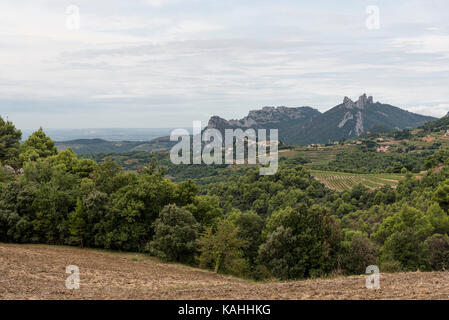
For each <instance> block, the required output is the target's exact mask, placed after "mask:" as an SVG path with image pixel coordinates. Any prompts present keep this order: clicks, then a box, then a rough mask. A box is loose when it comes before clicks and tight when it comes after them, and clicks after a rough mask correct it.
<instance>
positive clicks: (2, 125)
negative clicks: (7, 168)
mask: <svg viewBox="0 0 449 320" xmlns="http://www.w3.org/2000/svg"><path fill="white" fill-rule="evenodd" d="M21 138H22V132H21V131H20V130H17V129H16V127H15V126H14V124H13V123H12V122H10V121H5V120H3V118H2V117H0V163H3V164H10V165H12V166H16V165H17V156H18V154H19V148H20V139H21Z"/></svg>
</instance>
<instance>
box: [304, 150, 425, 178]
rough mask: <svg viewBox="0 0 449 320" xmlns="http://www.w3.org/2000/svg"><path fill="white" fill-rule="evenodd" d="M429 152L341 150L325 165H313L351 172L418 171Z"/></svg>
mask: <svg viewBox="0 0 449 320" xmlns="http://www.w3.org/2000/svg"><path fill="white" fill-rule="evenodd" d="M430 154H431V153H425V152H422V153H416V154H408V153H407V154H398V153H384V152H361V151H354V152H342V153H339V154H337V156H336V158H335V159H334V160H333V161H331V162H329V163H328V164H325V165H314V166H313V168H314V169H317V170H328V171H339V172H352V173H382V172H385V171H386V169H387V168H389V169H388V170H387V172H390V173H401V170H402V169H403V168H405V169H407V170H408V171H411V172H419V171H420V170H421V169H422V168H423V167H424V163H425V161H426V159H427V157H428V156H429V155H430Z"/></svg>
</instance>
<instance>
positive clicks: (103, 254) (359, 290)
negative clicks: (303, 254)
mask: <svg viewBox="0 0 449 320" xmlns="http://www.w3.org/2000/svg"><path fill="white" fill-rule="evenodd" d="M68 265H76V266H78V267H79V269H80V278H81V280H80V289H79V290H69V289H67V288H66V286H65V280H66V278H67V277H68V276H69V274H66V273H65V270H66V267H67V266H68ZM365 279H366V276H365V275H361V276H353V277H337V278H331V279H316V280H305V281H294V282H270V283H253V282H249V281H246V280H241V279H236V278H233V277H229V276H223V275H217V274H215V273H212V272H209V271H205V270H201V269H195V268H189V267H186V266H182V265H177V264H166V263H161V262H159V261H158V260H156V259H154V258H150V257H148V256H146V255H142V254H132V253H118V252H109V251H103V250H92V249H80V248H72V247H63V246H44V245H14V244H0V299H170V300H171V299H233V300H234V299H235V300H237V299H238V300H240V299H449V272H413V273H395V274H381V277H380V287H381V288H380V289H379V290H368V289H366V287H365Z"/></svg>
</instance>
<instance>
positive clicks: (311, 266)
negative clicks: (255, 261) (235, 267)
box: [260, 205, 340, 279]
mask: <svg viewBox="0 0 449 320" xmlns="http://www.w3.org/2000/svg"><path fill="white" fill-rule="evenodd" d="M279 227H283V228H281V229H280V228H279ZM272 233H274V235H272ZM290 233H291V234H292V235H294V241H293V242H291V241H290V240H289V241H288V245H287V244H286V243H284V242H283V241H281V240H285V239H286V238H287V235H288V234H290ZM264 234H265V235H266V239H267V240H266V241H265V243H264V244H263V245H262V246H261V248H260V260H261V262H262V263H263V264H265V265H266V266H267V267H268V268H269V269H271V268H275V269H278V270H284V271H282V278H288V279H296V278H306V277H310V276H312V277H316V276H319V275H324V274H326V273H329V272H331V271H332V270H333V269H334V268H336V266H337V258H338V250H339V248H338V247H339V241H340V231H339V226H338V223H337V222H336V221H335V219H333V217H332V216H331V215H330V214H329V212H328V211H327V210H326V209H325V208H322V207H319V206H317V205H315V206H312V207H311V208H307V207H306V206H300V207H298V208H295V209H293V208H286V209H284V210H280V211H278V212H275V213H274V214H273V215H272V217H271V218H270V219H269V220H268V222H267V225H266V230H265V232H264ZM284 246H286V247H287V249H285V247H284ZM284 254H286V256H285V257H283V255H284Z"/></svg>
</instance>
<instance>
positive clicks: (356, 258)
mask: <svg viewBox="0 0 449 320" xmlns="http://www.w3.org/2000/svg"><path fill="white" fill-rule="evenodd" d="M341 246H342V252H341V268H342V269H343V270H344V271H345V272H346V273H349V274H364V273H365V271H366V267H367V266H370V265H377V250H376V247H375V246H374V244H372V243H371V241H370V240H369V238H368V237H367V236H366V235H364V234H363V233H362V232H360V231H353V230H346V232H345V236H344V240H343V241H342V242H341Z"/></svg>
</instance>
